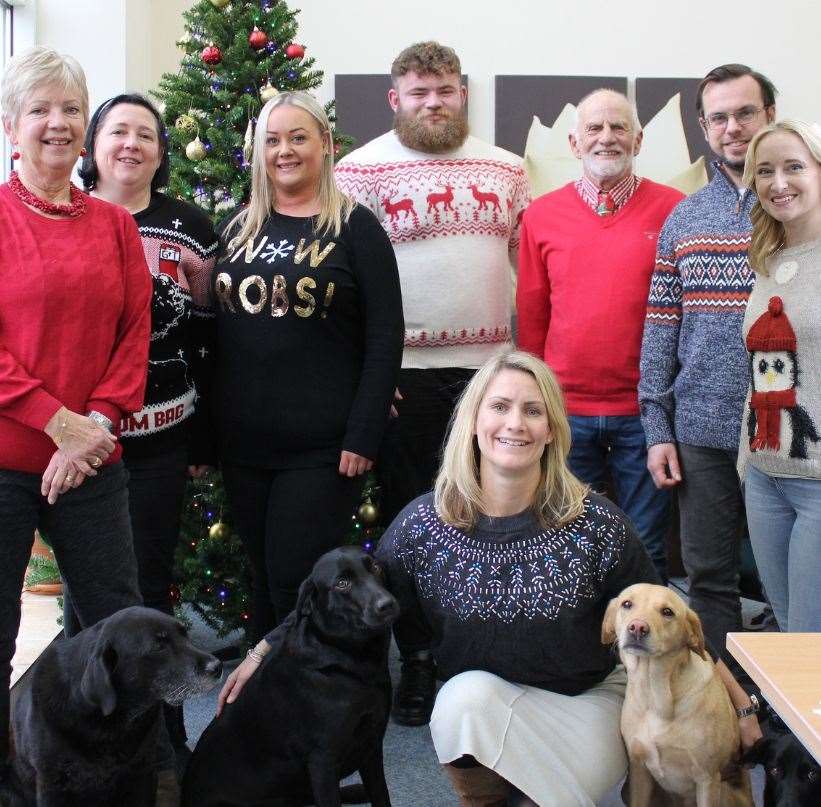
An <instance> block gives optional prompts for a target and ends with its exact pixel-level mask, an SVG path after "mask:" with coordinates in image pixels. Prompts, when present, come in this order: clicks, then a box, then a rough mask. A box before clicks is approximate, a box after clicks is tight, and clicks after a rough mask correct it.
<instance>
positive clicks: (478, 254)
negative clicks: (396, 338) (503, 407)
mask: <svg viewBox="0 0 821 807" xmlns="http://www.w3.org/2000/svg"><path fill="white" fill-rule="evenodd" d="M521 163H522V161H521V159H520V158H519V157H517V156H516V155H515V154H511V153H510V152H508V151H505V150H504V149H500V148H497V147H496V146H492V145H490V144H489V143H485V142H483V141H481V140H478V139H477V138H475V137H468V138H467V139H466V140H465V142H464V143H463V144H462V145H461V146H460V147H459V148H458V149H455V150H454V151H451V152H447V153H445V154H435V155H434V154H424V153H422V152H418V151H413V150H412V149H409V148H406V147H405V146H403V145H402V144H401V143H400V142H399V139H398V138H397V137H396V134H395V133H394V132H393V131H390V132H387V133H386V134H384V135H382V136H380V137H377V138H376V139H374V140H372V141H371V142H370V143H367V144H366V145H364V146H363V147H362V148H360V149H357V150H356V151H354V152H353V153H352V154H349V155H348V156H347V157H345V158H344V159H343V160H341V161H340V163H339V165H338V166H337V169H336V179H337V183H338V185H339V187H340V188H341V189H342V190H343V191H345V192H346V193H348V194H350V195H351V196H353V197H354V198H355V199H356V200H357V201H358V202H359V203H360V204H362V205H364V206H365V207H368V208H369V209H370V210H372V211H373V212H374V213H375V214H376V216H377V217H378V218H379V220H380V221H381V222H382V226H383V227H384V228H385V231H386V232H387V233H388V235H389V236H390V239H391V242H392V243H393V247H394V250H395V252H396V259H397V262H398V264H399V277H400V280H401V284H402V301H403V308H404V313H405V351H404V356H403V359H402V366H403V367H405V368H425V369H426V368H433V367H478V366H480V365H481V364H482V363H483V362H484V361H485V360H486V359H487V358H488V357H489V356H491V355H492V354H493V353H495V352H496V351H497V350H498V349H499V347H500V346H502V345H504V344H505V343H509V342H510V341H511V328H510V316H511V310H512V291H513V278H514V274H513V273H514V268H513V267H515V266H516V260H515V253H516V249H517V247H518V244H519V223H520V220H521V214H522V213H523V212H524V209H525V208H526V207H527V204H528V202H529V199H530V193H529V190H528V184H527V178H526V176H525V173H524V171H523V169H522V165H521Z"/></svg>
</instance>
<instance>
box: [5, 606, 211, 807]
mask: <svg viewBox="0 0 821 807" xmlns="http://www.w3.org/2000/svg"><path fill="white" fill-rule="evenodd" d="M221 677H222V663H221V662H220V661H218V660H217V659H216V658H214V656H212V655H209V654H208V653H203V652H201V651H199V650H197V649H196V648H195V647H194V646H193V645H192V644H191V643H190V642H189V641H188V638H187V636H186V631H185V628H184V627H183V625H181V624H180V623H179V622H178V621H177V620H176V619H173V618H172V617H170V616H167V615H166V614H162V613H160V612H159V611H154V610H151V609H149V608H142V607H138V606H134V607H132V608H125V609H123V610H122V611H118V612H117V613H116V614H113V615H112V616H110V617H108V618H107V619H103V620H101V621H100V622H98V623H97V624H96V625H93V626H92V627H90V628H87V629H86V630H84V631H81V632H80V633H78V634H77V635H76V636H74V637H73V638H71V639H66V640H65V641H61V642H57V643H55V644H52V645H51V646H50V647H48V648H47V649H46V651H45V652H44V653H43V655H42V656H41V657H40V659H39V660H38V661H37V663H36V665H35V667H34V668H33V669H32V671H31V676H30V681H29V682H28V684H27V685H26V686H25V689H24V690H23V692H22V693H21V694H20V697H19V699H18V701H17V703H16V705H15V709H14V715H13V729H14V744H15V748H16V754H15V758H14V761H13V763H12V765H13V770H12V777H11V779H12V782H13V783H14V788H15V790H16V791H17V792H15V793H14V794H10V793H7V798H8V803H9V804H10V805H11V807H29V806H30V805H32V806H33V805H37V807H58V805H59V806H60V807H74V805H78V807H79V805H83V807H91V805H100V807H102V805H112V807H147V806H150V805H153V804H154V801H155V792H156V773H155V771H154V760H155V756H156V748H157V731H158V728H159V719H160V714H161V706H162V703H163V701H165V702H166V703H171V704H179V703H182V702H183V700H184V699H185V698H186V697H188V696H189V695H192V694H195V693H199V692H207V691H208V690H209V689H212V688H213V687H214V686H215V685H216V684H217V683H218V682H219V680H220V678H221Z"/></svg>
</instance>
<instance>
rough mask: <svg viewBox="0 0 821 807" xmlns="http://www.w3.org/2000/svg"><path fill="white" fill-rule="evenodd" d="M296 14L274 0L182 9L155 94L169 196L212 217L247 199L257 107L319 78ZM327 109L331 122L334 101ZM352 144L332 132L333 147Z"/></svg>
mask: <svg viewBox="0 0 821 807" xmlns="http://www.w3.org/2000/svg"><path fill="white" fill-rule="evenodd" d="M297 13H298V12H296V11H291V10H290V9H289V8H288V6H287V5H286V4H285V3H284V2H277V0H256V2H251V1H250V0H233V2H230V1H229V0H200V2H198V3H196V4H195V5H194V6H192V7H191V9H190V10H188V11H185V12H183V18H184V20H185V33H184V34H183V36H182V38H181V39H180V40H179V41H178V42H177V45H178V46H179V48H180V49H181V50H182V51H183V53H184V55H183V57H182V62H181V64H180V70H179V72H178V73H176V74H171V73H166V74H164V75H163V77H162V79H161V80H160V85H159V90H158V91H157V92H155V93H154V95H155V97H156V98H157V99H159V101H160V102H161V105H162V108H163V116H164V118H165V121H166V124H167V125H168V131H169V137H170V142H169V153H170V157H171V181H170V183H169V186H168V192H169V193H170V194H171V195H173V196H177V197H178V198H182V199H188V200H189V201H193V202H195V203H196V204H198V205H199V206H200V207H202V208H203V209H205V210H207V211H208V212H209V213H212V214H214V215H215V216H217V217H222V216H224V215H225V214H226V213H228V212H229V211H231V210H234V209H235V208H236V207H237V206H238V205H240V204H241V203H242V202H244V201H245V200H246V199H247V197H248V192H249V189H250V183H251V174H250V171H249V170H248V169H249V168H250V163H249V160H250V159H251V153H250V149H251V142H252V136H253V129H254V125H255V123H256V118H257V115H258V114H259V111H260V109H261V108H262V105H263V104H264V103H265V101H267V100H268V99H269V98H271V97H273V96H274V95H276V94H277V93H278V92H281V91H284V90H312V89H314V88H316V87H318V86H319V84H320V83H321V82H322V71H320V70H317V69H315V68H314V59H313V58H312V57H311V56H306V55H305V47H304V45H301V44H299V43H297V42H296V41H295V37H296V34H297V24H296V15H297ZM326 111H327V113H328V117H329V118H330V120H331V124H333V123H334V120H335V118H334V109H333V102H331V103H329V104H328V105H327V106H326ZM351 142H352V141H351V139H350V138H346V137H344V136H342V135H337V134H334V144H335V153H336V154H337V155H341V154H342V153H343V152H344V150H345V149H346V148H347V147H348V146H350V144H351Z"/></svg>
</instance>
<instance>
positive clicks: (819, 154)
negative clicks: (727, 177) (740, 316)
mask: <svg viewBox="0 0 821 807" xmlns="http://www.w3.org/2000/svg"><path fill="white" fill-rule="evenodd" d="M773 132H789V133H790V134H794V135H797V136H798V137H800V138H801V140H802V141H803V142H804V145H805V146H806V147H807V148H808V149H809V151H810V154H812V156H813V157H814V158H815V161H816V162H817V163H820V164H821V128H819V126H818V124H811V123H806V122H805V121H802V120H797V119H795V118H784V120H780V121H778V122H777V123H771V124H770V125H769V126H765V127H764V128H763V129H761V130H760V131H759V132H757V133H756V135H755V137H753V139H752V140H751V141H750V145H749V146H748V147H747V157H746V159H745V161H744V179H743V182H744V184H745V185H746V186H747V187H748V188H751V189H752V190H753V191H755V161H756V154H757V152H758V147H759V146H760V145H761V141H762V140H764V138H765V137H767V135H769V134H772V133H773ZM750 220H751V221H752V223H753V232H752V238H751V241H750V252H749V255H750V267H751V268H752V270H753V271H754V272H757V273H758V274H760V275H767V274H769V273H768V271H767V259H768V258H769V257H770V256H771V255H773V254H774V253H776V252H777V251H778V250H780V249H783V247H784V239H785V234H784V225H783V224H782V223H781V222H780V221H778V220H777V219H775V218H773V217H772V216H771V215H770V214H769V213H768V212H767V211H766V210H765V209H764V208H763V207H762V205H761V201H760V200H759V199H756V201H755V203H754V204H753V208H752V210H751V211H750Z"/></svg>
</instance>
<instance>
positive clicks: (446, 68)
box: [336, 42, 530, 725]
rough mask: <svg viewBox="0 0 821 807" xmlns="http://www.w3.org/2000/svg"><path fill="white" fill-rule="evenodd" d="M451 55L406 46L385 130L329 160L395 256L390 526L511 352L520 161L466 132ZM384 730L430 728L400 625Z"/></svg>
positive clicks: (387, 490)
mask: <svg viewBox="0 0 821 807" xmlns="http://www.w3.org/2000/svg"><path fill="white" fill-rule="evenodd" d="M461 73H462V69H461V65H460V63H459V57H458V56H457V55H456V53H455V52H454V51H453V50H452V49H451V48H448V47H445V46H443V45H440V44H439V43H437V42H421V43H418V44H415V45H411V46H410V47H409V48H406V49H405V50H403V51H402V52H401V53H400V54H399V56H397V58H396V60H395V61H394V63H393V65H392V67H391V79H392V87H391V89H390V90H389V92H388V103H389V104H390V106H391V108H392V109H393V111H394V126H393V129H392V130H391V131H389V132H387V133H385V134H383V135H381V136H380V137H377V138H375V139H374V140H372V141H371V142H369V143H367V144H365V145H364V146H362V148H359V149H357V150H356V151H354V152H352V153H351V154H350V155H348V156H347V157H345V158H344V159H343V160H341V161H340V163H339V165H338V166H337V170H336V179H337V184H338V185H339V187H340V188H341V189H342V190H343V191H345V192H346V193H348V194H349V195H350V196H352V197H353V198H354V199H356V200H357V202H359V203H360V204H362V205H364V206H365V207H367V208H369V209H370V210H371V211H372V212H373V213H375V214H376V216H377V217H378V218H379V220H380V221H381V222H382V226H383V227H384V228H385V230H386V232H387V233H388V235H389V237H390V239H391V242H392V243H393V247H394V250H395V252H396V259H397V263H398V265H399V277H400V281H401V284H402V300H403V309H404V314H405V350H404V355H403V359H402V371H401V373H400V381H399V393H400V395H401V400H399V401H398V402H397V406H398V409H399V417H398V418H396V419H395V420H394V421H393V422H392V424H391V426H390V428H389V430H388V433H387V435H386V437H385V439H384V441H383V449H382V452H381V454H380V456H379V459H378V462H377V469H378V474H379V480H380V484H381V487H382V515H383V520H384V522H385V523H386V524H387V523H389V522H390V521H391V520H392V519H393V518H394V517H395V516H396V515H397V514H398V513H399V512H400V511H401V510H402V508H403V507H405V506H406V505H407V504H409V503H410V502H411V501H412V500H413V499H415V498H416V497H417V496H420V495H421V494H423V493H425V492H427V491H429V490H430V489H431V488H432V486H433V479H434V476H435V474H436V470H437V465H438V461H439V455H440V452H441V448H442V443H443V439H444V435H445V431H446V429H447V424H448V421H449V419H450V416H451V413H452V411H453V407H454V404H455V401H456V399H457V398H458V396H459V393H460V392H461V391H462V389H463V388H464V386H465V384H466V383H467V382H468V381H469V380H470V377H471V376H472V375H473V373H474V371H475V370H476V368H477V367H479V366H480V365H481V364H483V363H484V361H485V360H486V359H488V358H489V357H490V356H491V355H493V354H494V353H495V352H497V351H498V350H500V349H502V348H504V347H505V346H506V345H509V343H510V341H511V312H512V307H513V306H512V295H513V277H514V271H515V269H514V267H515V266H516V250H517V247H518V244H519V223H520V219H521V216H522V213H523V212H524V210H525V208H526V207H527V204H528V202H529V201H530V194H529V191H528V184H527V178H526V176H525V174H524V171H523V169H522V161H521V159H520V158H519V157H517V156H516V155H515V154H511V153H510V152H508V151H505V150H504V149H500V148H497V147H496V146H492V145H490V144H489V143H485V142H483V141H482V140H479V139H478V138H476V137H473V136H471V135H469V134H468V122H467V107H466V102H467V88H466V87H465V86H464V85H463V84H462V79H461ZM395 633H396V639H397V643H398V644H399V648H400V651H401V652H402V656H403V666H402V679H401V681H400V684H399V687H398V688H397V692H396V698H395V700H394V709H393V717H394V720H395V721H396V722H398V723H401V724H403V725H423V724H426V723H427V722H428V720H429V718H430V713H431V709H432V708H433V699H434V690H435V668H434V664H433V661H432V660H431V658H430V653H429V652H428V647H429V637H427V636H426V634H425V631H424V627H423V626H414V625H408V624H407V623H405V622H403V620H400V621H399V623H397V626H396V630H395Z"/></svg>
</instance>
